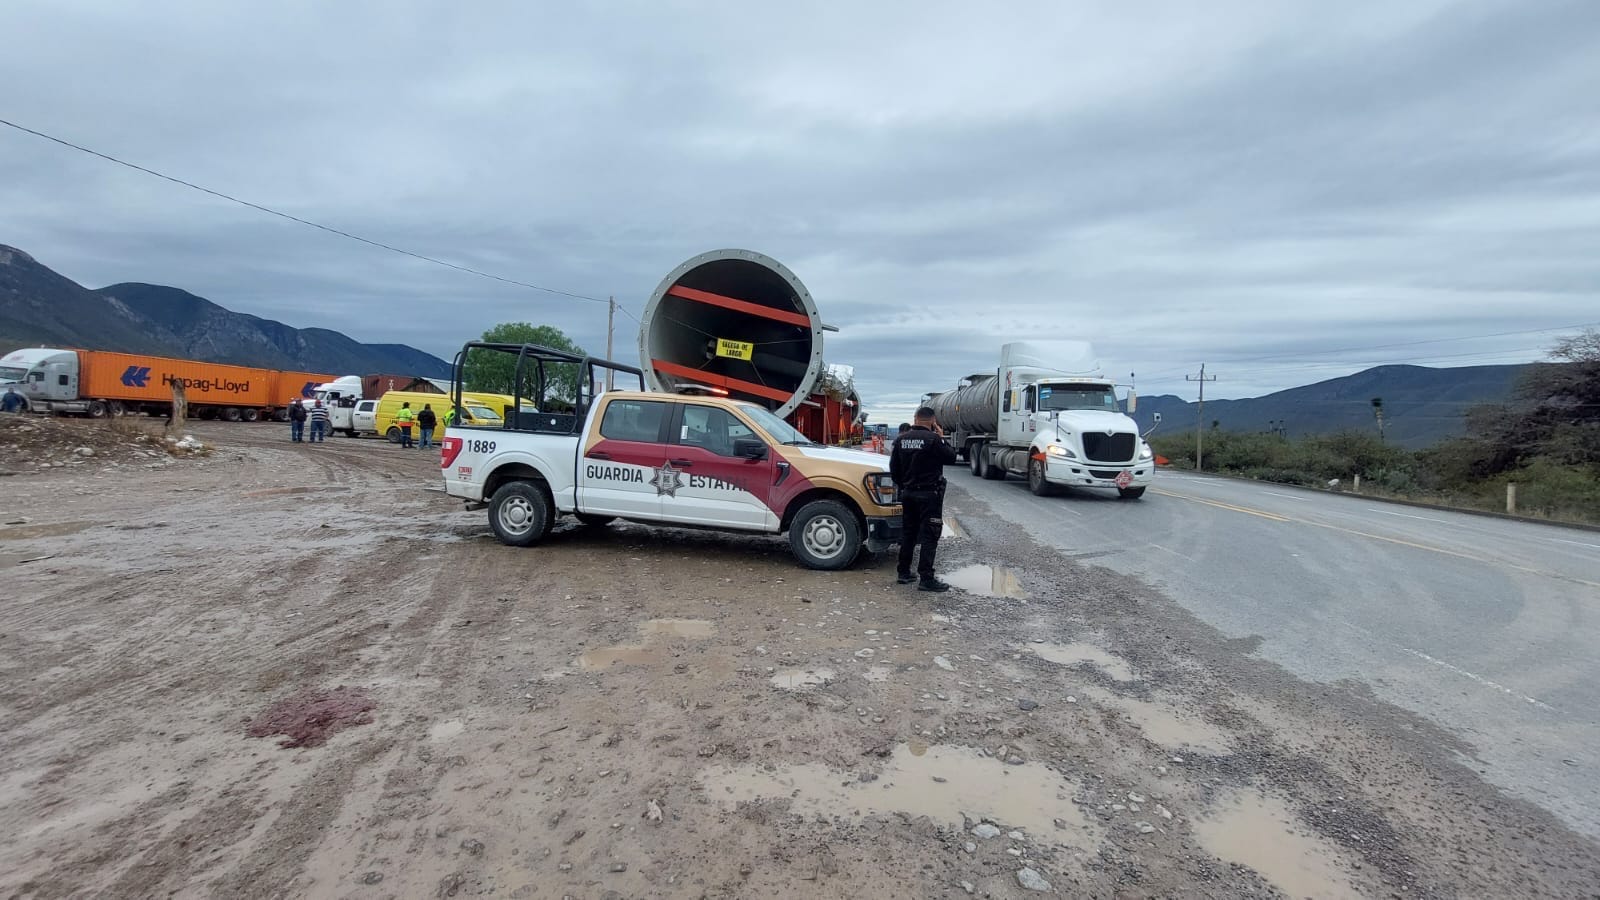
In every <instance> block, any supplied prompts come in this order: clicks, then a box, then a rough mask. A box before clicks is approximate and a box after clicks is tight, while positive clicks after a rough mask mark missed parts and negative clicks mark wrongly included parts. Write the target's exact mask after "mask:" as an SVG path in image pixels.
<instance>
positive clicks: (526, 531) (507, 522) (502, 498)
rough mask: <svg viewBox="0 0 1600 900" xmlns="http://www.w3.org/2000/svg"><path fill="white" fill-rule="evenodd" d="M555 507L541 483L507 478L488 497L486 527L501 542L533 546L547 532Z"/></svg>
mask: <svg viewBox="0 0 1600 900" xmlns="http://www.w3.org/2000/svg"><path fill="white" fill-rule="evenodd" d="M553 524H555V509H554V508H553V504H552V503H551V502H550V495H549V494H547V493H546V492H545V490H544V486H543V485H540V484H536V483H534V482H532V481H510V482H507V483H505V484H502V485H500V489H499V490H497V491H495V492H494V496H493V497H491V498H489V527H490V528H492V529H494V536H495V537H497V538H499V539H500V543H502V544H510V545H511V546H513V547H532V546H533V545H534V544H537V543H539V541H540V539H542V538H543V537H544V536H545V535H546V534H549V533H550V527H551V525H553Z"/></svg>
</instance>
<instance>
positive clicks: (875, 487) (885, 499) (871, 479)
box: [862, 472, 900, 506]
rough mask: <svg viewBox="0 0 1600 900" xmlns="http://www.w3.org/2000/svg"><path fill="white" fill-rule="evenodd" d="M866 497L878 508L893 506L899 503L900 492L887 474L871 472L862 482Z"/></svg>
mask: <svg viewBox="0 0 1600 900" xmlns="http://www.w3.org/2000/svg"><path fill="white" fill-rule="evenodd" d="M862 483H863V485H864V486H865V487H866V489H867V496H868V497H871V498H872V502H873V503H876V504H878V505H879V506H894V505H896V504H898V503H899V502H900V491H899V489H898V488H896V487H895V485H894V478H893V477H891V476H890V475H889V473H888V472H873V473H872V474H870V475H868V476H867V477H866V478H865V479H864V480H863V482H862Z"/></svg>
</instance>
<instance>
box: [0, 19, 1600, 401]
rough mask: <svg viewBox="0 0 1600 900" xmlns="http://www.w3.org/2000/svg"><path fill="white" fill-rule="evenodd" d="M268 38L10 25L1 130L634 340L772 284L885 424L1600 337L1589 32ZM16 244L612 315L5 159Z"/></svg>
mask: <svg viewBox="0 0 1600 900" xmlns="http://www.w3.org/2000/svg"><path fill="white" fill-rule="evenodd" d="M239 6H241V5H239V4H227V3H224V4H216V3H202V2H198V0H190V2H160V0H157V2H146V3H139V4H130V3H126V2H114V0H8V2H6V3H5V4H3V5H0V85H4V90H3V91H0V118H7V119H11V120H14V121H17V122H19V123H21V124H24V125H28V126H30V127H33V128H37V129H39V130H41V131H46V132H50V133H53V134H56V135H59V136H61V137H63V138H67V139H69V140H73V141H76V142H79V143H82V144H85V145H87V146H90V147H93V148H95V149H98V150H102V151H104V152H107V153H111V154H113V155H117V156H121V157H123V158H125V159H128V160H130V161H133V162H137V163H141V164H143V165H147V166H150V167H152V168H156V169H159V170H162V171H166V172H168V173H170V174H173V175H177V176H180V177H183V178H186V179H189V180H192V181H195V182H198V183H200V184H204V185H207V186H210V187H214V188H217V189H219V190H223V191H227V192H229V193H232V194H234V195H236V196H239V197H243V198H246V199H249V200H253V201H256V202H259V203H263V204H267V205H271V206H275V207H278V208H280V209H283V210H285V211H287V212H290V213H292V214H295V215H298V216H302V217H305V218H308V219H314V220H317V221H321V222H325V223H328V224H330V225H333V226H336V227H340V228H344V229H348V230H350V231H354V232H357V233H359V234H363V235H366V236H369V237H372V238H374V239H376V240H381V241H385V242H388V243H392V244H397V245H399V246H403V247H407V248H410V249H414V250H417V251H419V252H423V253H427V254H431V255H435V256H439V257H443V258H445V259H449V260H451V261H454V262H458V263H461V264H464V265H470V266H474V267H478V268H482V269H486V270H488V271H492V272H495V273H498V274H502V275H505V276H506V277H509V278H515V279H519V280H525V281H531V282H534V283H537V284H541V285H548V286H551V287H556V288H560V289H563V290H568V291H574V292H578V293H583V294H591V295H595V296H605V295H608V294H614V295H616V297H617V298H618V300H619V301H620V302H622V303H623V304H624V305H625V306H626V307H627V308H629V309H630V310H632V312H633V313H635V314H637V313H639V312H640V311H641V308H642V306H643V304H644V301H645V300H646V299H647V298H648V296H649V294H650V292H651V291H652V290H653V289H654V287H655V286H656V283H657V282H658V281H659V280H660V278H661V277H662V276H663V275H664V274H665V273H666V272H667V271H669V270H670V269H671V268H672V267H673V266H675V265H676V264H678V263H679V262H681V261H682V260H684V259H686V258H688V257H690V256H693V255H695V254H697V253H700V252H702V251H705V250H710V249H714V248H719V247H729V246H732V247H745V248H749V249H754V250H759V251H761V252H764V253H767V254H769V255H771V256H774V257H776V258H777V259H779V260H781V261H783V262H784V263H785V264H787V265H788V266H789V267H790V268H791V269H793V270H794V271H795V272H796V274H798V275H799V277H800V278H801V279H802V280H803V281H804V282H805V283H806V285H807V286H808V287H809V288H810V290H811V292H812V294H813V295H814V296H815V297H816V298H817V301H818V304H819V306H820V308H821V310H822V313H823V317H824V319H826V320H827V321H829V322H831V323H834V324H837V325H839V326H840V327H841V328H842V329H843V330H842V331H841V332H840V333H839V334H837V335H829V337H828V345H827V346H828V349H827V357H828V359H829V360H830V361H831V362H836V363H844V364H849V365H853V366H854V367H855V370H856V373H857V380H858V385H859V387H860V389H861V390H862V392H863V395H864V396H865V398H866V401H867V407H868V409H869V410H871V411H874V412H875V413H876V415H875V416H874V418H875V420H883V419H885V418H889V419H894V420H898V419H899V418H902V417H903V416H904V414H905V412H906V408H907V407H908V406H910V405H911V404H912V403H914V402H915V401H916V398H917V396H918V395H920V394H921V393H923V392H925V391H929V390H935V389H942V388H944V387H946V386H948V385H950V384H952V383H953V382H954V380H955V379H956V378H957V377H959V376H960V375H963V374H965V373H968V372H973V371H977V370H980V369H983V368H986V367H992V366H993V365H994V364H995V359H996V356H997V354H998V348H999V345H1000V344H1001V343H1003V342H1005V341H1007V340H1015V339H1022V338H1030V337H1079V338H1087V339H1090V340H1092V341H1093V342H1094V343H1095V345H1096V347H1097V348H1098V350H1099V353H1100V356H1101V358H1102V359H1103V360H1104V361H1105V363H1106V366H1107V368H1108V370H1109V371H1111V372H1113V373H1115V374H1118V375H1122V374H1124V373H1128V372H1134V373H1137V374H1138V383H1139V388H1140V392H1141V393H1144V394H1154V393H1180V394H1182V395H1184V396H1190V395H1191V394H1192V392H1191V391H1190V390H1189V389H1190V388H1191V387H1192V385H1188V384H1186V383H1185V382H1184V381H1183V373H1184V372H1185V371H1193V370H1194V369H1196V368H1197V367H1198V366H1199V364H1200V363H1201V362H1206V363H1208V364H1209V366H1208V371H1210V372H1214V373H1215V374H1217V375H1219V376H1220V380H1219V381H1218V382H1217V383H1216V384H1214V385H1212V386H1211V387H1210V388H1208V394H1209V393H1210V392H1211V391H1215V395H1216V396H1219V397H1237V396H1252V395H1256V394H1260V393H1265V392H1267V391H1270V390H1274V389H1277V388H1282V387H1287V386H1291V385H1295V384H1301V383H1306V382H1309V381H1315V380H1319V379H1321V378H1324V377H1332V376H1334V375H1339V374H1345V373H1348V372H1351V371H1355V370H1358V369H1361V368H1365V367H1366V366H1368V365H1372V364H1377V363H1382V362H1396V361H1415V362H1420V363H1424V364H1438V365H1464V364H1475V363H1498V362H1518V361H1525V360H1529V359H1534V358H1538V357H1539V356H1541V355H1542V349H1543V348H1544V347H1547V346H1548V345H1549V344H1550V343H1551V341H1552V340H1553V339H1554V337H1555V334H1554V333H1544V334H1521V335H1506V336H1502V337H1495V338H1482V339H1474V340H1453V339H1456V338H1462V337H1464V336H1470V335H1481V334H1488V333H1495V332H1514V331H1529V330H1532V329H1541V328H1551V327H1554V326H1560V325H1567V324H1572V323H1584V322H1596V321H1600V302H1597V300H1596V295H1595V289H1596V284H1597V282H1600V253H1597V249H1600V4H1596V3H1593V2H1589V0H1573V2H1554V0H1551V2H1538V3H1528V2H1525V0H1524V2H1517V0H1512V2H1503V3H1436V2H1406V3H1394V2H1384V3H1342V4H1328V3H1326V2H1288V0H1263V2H1255V3H1250V2H1242V3H1206V4H1195V3H1170V4H1157V3H1133V4H1118V5H1116V7H1115V8H1114V9H1113V8H1112V6H1111V5H1108V4H1089V3H1077V4H1064V3H1059V2H1051V3H1037V4H1026V3H1023V4H1005V5H1002V6H996V7H994V8H992V9H986V8H982V5H979V4H971V3H959V4H957V3H928V2H917V3H903V4H902V3H876V4H867V5H866V8H860V6H859V5H857V4H785V5H783V6H782V8H772V9H767V8H765V7H767V6H775V5H768V4H749V3H728V4H700V3H697V4H689V5H681V6H676V7H671V5H669V4H659V3H637V4H630V3H617V4H610V5H605V6H601V5H599V4H544V3H533V4H529V3H500V2H494V3H489V2H483V3H473V4H459V3H443V2H417V0H409V2H407V0H383V2H351V0H341V2H339V3H327V2H299V0H290V2H279V3H274V4H271V5H265V4H257V5H252V6H253V7H254V8H253V9H251V10H249V11H240V10H239V9H235V8H234V7H239ZM0 243H9V244H13V245H16V246H18V247H20V248H22V249H24V250H26V251H28V252H30V253H31V254H33V255H34V256H36V257H37V258H38V259H39V260H40V261H41V262H43V263H45V264H46V265H49V266H51V267H53V268H55V269H57V270H58V271H60V272H62V273H63V274H65V275H67V276H68V277H71V278H73V279H75V280H77V281H80V282H83V283H85V284H88V285H89V286H91V287H99V286H102V285H105V284H108V283H112V282H117V281H147V282H154V283H161V284H170V285H175V286H179V287H183V288H186V289H188V290H191V291H193V292H195V293H197V294H200V295H202V296H205V297H208V298H210V299H212V300H215V301H216V302H218V303H221V304H222V305H224V306H227V307H229V308H231V309H235V310H239V311H243V312H249V313H254V314H257V315H261V316H266V317H270V318H276V319H280V320H282V321H285V322H288V323H289V324H292V325H296V326H301V327H306V326H320V327H326V328H335V329H338V330H340V331H344V332H346V333H348V334H350V335H352V336H353V337H356V338H357V339H359V340H364V341H369V342H405V343H410V344H414V345H416V346H418V347H421V348H423V349H425V350H428V351H430V352H433V353H435V354H438V355H440V356H443V357H447V358H448V357H449V356H450V355H451V354H452V353H453V352H454V350H455V349H457V348H458V347H459V345H460V344H461V343H462V341H464V340H465V339H467V338H470V337H473V336H476V335H477V334H478V333H480V332H482V331H483V330H484V329H485V328H486V327H488V326H490V325H493V324H495V323H497V322H501V321H507V320H528V321H532V322H536V323H549V324H554V325H556V326H558V327H560V328H562V329H564V330H565V331H567V332H568V333H569V334H571V335H572V336H573V337H574V338H576V339H577V340H578V341H579V342H580V343H581V344H583V345H584V346H585V347H587V348H589V349H590V350H592V351H596V352H598V351H600V350H601V349H603V348H604V345H605V336H604V328H605V307H604V305H603V304H593V303H584V302H578V301H573V300H570V299H567V298H562V297H554V296H551V295H548V294H541V293H534V292H530V291H528V290H525V289H522V288H516V287H510V286H507V285H502V284H497V283H494V282H490V281H486V280H483V279H478V278H473V277H471V276H467V275H462V274H460V273H456V272H452V271H449V270H445V269H441V268H437V267H433V266H429V265H426V264H424V263H420V262H417V261H414V260H409V259H406V258H404V257H400V256H396V255H394V254H390V253H385V252H383V251H379V250H375V249H372V248H369V247H364V246H362V245H360V244H356V243H353V242H350V241H347V240H344V239H340V238H336V237H332V236H329V235H326V234H323V233H321V232H317V231H314V230H312V229H308V228H305V227H303V226H299V225H295V224H292V223H289V222H285V221H282V220H279V219H274V218H271V217H268V216H264V215H262V214H260V213H257V212H254V211H251V210H248V209H245V208H242V207H238V206H234V205H231V204H227V203H224V202H221V201H218V200H216V199H214V198H210V197H206V196H204V195H201V194H198V193H194V192H191V191H187V190H184V189H182V188H179V187H176V186H173V185H171V184H168V183H166V182H162V181H160V180H157V179H154V178H151V177H149V176H146V175H141V174H139V173H136V172H133V171H130V170H127V169H123V168H121V167H117V166H114V165H111V164H108V163H105V162H103V161H100V160H96V159H93V158H91V157H87V156H84V155H82V154H79V153H76V152H73V151H70V150H66V149H64V148H62V147H59V146H57V145H54V144H50V143H47V142H45V141H42V140H40V139H38V138H36V137H32V136H29V135H25V134H21V133H18V132H15V131H12V130H10V129H5V128H0ZM635 336H636V327H635V325H634V322H633V320H631V319H627V318H625V317H619V320H618V333H617V346H618V348H619V352H618V355H619V356H622V357H624V358H626V359H628V360H629V361H632V356H633V355H634V353H635V347H636V340H635ZM1441 339H1452V340H1442V341H1441V342H1439V343H1429V344H1418V345H1415V346H1407V347H1393V348H1390V349H1357V350H1351V351H1348V352H1342V353H1326V352H1321V351H1328V350H1336V349H1340V348H1371V347H1374V346H1376V345H1393V344H1403V343H1408V342H1416V341H1436V340H1441Z"/></svg>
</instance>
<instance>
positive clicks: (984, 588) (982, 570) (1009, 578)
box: [940, 565, 1028, 600]
mask: <svg viewBox="0 0 1600 900" xmlns="http://www.w3.org/2000/svg"><path fill="white" fill-rule="evenodd" d="M940 577H941V578H943V579H944V580H945V581H948V582H950V584H951V585H952V586H953V587H958V588H960V589H962V590H963V591H966V592H967V593H969V594H978V595H979V596H983V597H1005V598H1007V599H1011V600H1026V599H1028V592H1027V591H1025V590H1023V589H1022V582H1021V581H1019V580H1017V573H1015V572H1013V571H1011V570H1010V569H1002V568H1000V567H998V566H985V565H976V566H966V567H964V568H960V569H957V570H955V571H954V572H950V573H948V574H945V575H941V576H940Z"/></svg>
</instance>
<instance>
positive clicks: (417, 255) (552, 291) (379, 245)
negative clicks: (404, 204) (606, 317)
mask: <svg viewBox="0 0 1600 900" xmlns="http://www.w3.org/2000/svg"><path fill="white" fill-rule="evenodd" d="M0 125H5V126H8V127H10V128H15V129H16V130H18V131H21V132H25V133H27V134H31V135H33V136H35V137H40V138H44V139H45V140H47V141H52V142H54V143H57V144H60V145H61V146H63V147H70V148H71V149H73V150H77V151H79V152H80V153H87V154H89V155H90V156H94V157H98V158H100V159H103V160H106V161H107V162H113V163H116V164H117V165H119V166H126V167H128V168H130V169H133V170H134V171H137V172H143V173H145V174H146V175H154V176H155V177H157V178H160V179H162V180H163V181H170V182H172V183H173V184H176V185H181V186H183V187H186V188H189V189H190V190H195V191H199V192H200V193H202V194H210V195H211V196H213V197H218V198H220V199H223V200H226V201H228V202H229V203H237V204H239V205H240V206H247V207H249V208H251V209H253V210H256V211H258V212H264V213H266V214H268V215H272V216H277V217H278V218H280V219H288V220H289V221H291V222H297V223H299V224H301V225H309V226H310V227H312V228H316V229H318V230H321V231H326V232H328V233H329V234H336V235H338V236H340V237H344V238H349V239H350V240H352V241H360V242H361V243H363V244H367V245H370V246H373V247H377V248H379V249H382V250H388V251H389V252H391V253H398V254H400V255H401V256H409V257H411V258H412V259H420V260H422V261H423V262H428V263H433V264H434V265H436V266H444V267H445V268H447V269H455V270H456V271H458V272H466V273H467V274H469V275H476V276H478V277H479V278H488V279H490V280H491V281H500V282H504V283H505V284H513V285H516V286H517V287H524V288H528V289H530V290H535V291H542V292H544V293H546V294H558V295H560V296H562V297H571V298H572V299H574V300H585V301H588V302H590V303H607V302H610V301H608V300H607V299H606V298H605V297H591V296H589V295H587V294H576V293H573V292H572V291H563V290H560V289H558V288H549V287H544V286H542V285H537V284H529V283H528V282H526V281H518V280H517V279H515V278H506V277H504V276H501V275H495V274H493V273H490V272H484V271H482V270H480V269H474V268H472V267H471V266H462V265H457V264H456V263H453V262H446V261H445V260H442V259H437V258H435V257H432V256H427V255H425V254H422V253H417V252H415V251H412V250H407V249H405V248H403V247H396V246H393V245H392V244H385V243H383V242H382V241H375V240H372V239H371V238H364V237H362V236H361V235H359V234H351V233H350V232H348V231H344V230H343V229H339V228H334V227H333V226H331V225H323V224H321V223H318V222H313V221H311V220H310V219H302V218H300V217H299V216H294V215H290V214H289V213H286V212H282V211H280V210H276V209H273V208H271V207H268V206H262V205H261V204H259V203H251V202H250V201H249V200H241V199H239V198H238V197H234V196H231V195H228V194H224V193H223V192H221V191H216V190H212V189H211V188H208V187H202V186H201V185H198V184H195V183H194V182H192V181H184V180H183V179H182V178H175V177H173V176H171V175H166V174H163V173H161V172H157V171H156V170H154V169H147V168H145V167H144V166H141V165H137V164H135V163H131V162H128V161H127V160H122V159H118V158H116V157H115V156H111V155H110V154H106V153H101V152H100V151H98V150H91V149H89V148H88V147H84V146H82V145H79V144H74V143H73V142H71V141H68V140H64V139H62V138H58V137H55V136H53V135H49V134H45V133H44V132H42V131H35V130H34V129H32V128H29V127H27V126H25V125H18V124H17V123H16V122H12V121H9V120H7V119H0ZM618 308H619V309H622V311H623V312H625V313H627V312H628V311H627V310H626V309H623V308H622V307H621V306H619V307H618ZM628 315H630V316H632V315H633V314H632V313H628ZM635 321H637V320H635Z"/></svg>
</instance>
